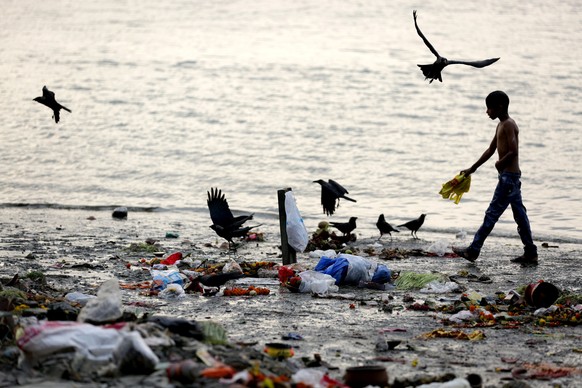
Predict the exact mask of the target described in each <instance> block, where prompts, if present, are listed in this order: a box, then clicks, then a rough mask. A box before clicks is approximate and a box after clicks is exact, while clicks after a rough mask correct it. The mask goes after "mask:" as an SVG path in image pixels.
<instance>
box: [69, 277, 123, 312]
mask: <svg viewBox="0 0 582 388" xmlns="http://www.w3.org/2000/svg"><path fill="white" fill-rule="evenodd" d="M122 315H123V305H122V302H121V290H120V289H119V280H117V279H116V278H113V279H109V280H107V281H105V282H104V283H103V284H102V285H101V287H100V288H99V291H97V297H96V298H92V299H89V301H88V302H87V304H86V305H85V307H83V308H82V309H81V312H80V313H79V316H78V317H77V321H78V322H90V323H108V322H115V321H116V320H117V319H119V318H121V316H122Z"/></svg>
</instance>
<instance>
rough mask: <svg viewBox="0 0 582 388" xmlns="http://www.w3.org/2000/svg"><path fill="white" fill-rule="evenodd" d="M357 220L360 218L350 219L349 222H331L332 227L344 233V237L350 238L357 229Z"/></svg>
mask: <svg viewBox="0 0 582 388" xmlns="http://www.w3.org/2000/svg"><path fill="white" fill-rule="evenodd" d="M357 219H358V217H350V220H349V221H348V222H330V225H331V226H333V227H334V228H336V229H337V230H339V231H340V232H342V233H343V234H344V236H348V235H349V234H350V233H352V232H353V230H354V229H356V220H357Z"/></svg>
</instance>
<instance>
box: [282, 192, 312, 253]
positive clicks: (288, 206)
mask: <svg viewBox="0 0 582 388" xmlns="http://www.w3.org/2000/svg"><path fill="white" fill-rule="evenodd" d="M285 213H286V217H287V224H286V228H287V240H288V242H289V245H291V247H293V249H294V250H295V252H303V251H304V250H305V248H307V243H308V242H309V234H308V233H307V228H306V227H305V224H304V223H303V218H302V217H301V214H300V213H299V209H298V208H297V203H296V202H295V197H294V196H293V192H292V191H287V192H286V193H285Z"/></svg>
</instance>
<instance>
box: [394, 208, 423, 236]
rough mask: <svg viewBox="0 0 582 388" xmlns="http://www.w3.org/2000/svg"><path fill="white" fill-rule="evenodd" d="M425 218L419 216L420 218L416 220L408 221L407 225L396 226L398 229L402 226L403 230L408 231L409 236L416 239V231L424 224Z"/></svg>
mask: <svg viewBox="0 0 582 388" xmlns="http://www.w3.org/2000/svg"><path fill="white" fill-rule="evenodd" d="M425 217H426V214H421V215H420V217H418V218H417V219H416V220H412V221H408V222H407V223H404V224H402V225H398V227H401V226H404V227H405V228H408V229H410V235H411V236H412V237H413V238H418V236H417V235H416V232H417V231H418V229H420V227H421V226H422V224H424V218H425Z"/></svg>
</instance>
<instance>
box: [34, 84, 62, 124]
mask: <svg viewBox="0 0 582 388" xmlns="http://www.w3.org/2000/svg"><path fill="white" fill-rule="evenodd" d="M34 101H36V102H39V103H41V104H43V105H46V106H48V107H49V108H51V109H52V110H53V118H54V119H55V123H58V122H59V119H60V114H59V112H60V110H61V109H64V110H66V111H67V112H71V110H70V109H69V108H66V107H64V106H62V105H61V104H59V103H58V102H57V100H55V94H54V93H53V92H51V91H50V90H48V89H47V87H46V86H43V87H42V97H36V98H35V99H34Z"/></svg>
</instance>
